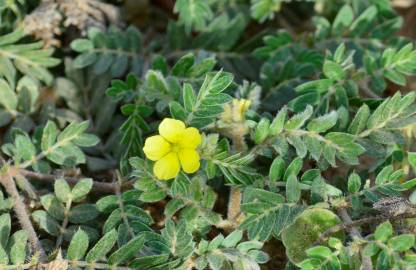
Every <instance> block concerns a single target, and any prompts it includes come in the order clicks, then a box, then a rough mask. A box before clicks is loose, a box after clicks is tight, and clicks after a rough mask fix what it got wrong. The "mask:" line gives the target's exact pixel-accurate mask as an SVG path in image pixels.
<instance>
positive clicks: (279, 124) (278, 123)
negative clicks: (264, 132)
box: [269, 106, 287, 136]
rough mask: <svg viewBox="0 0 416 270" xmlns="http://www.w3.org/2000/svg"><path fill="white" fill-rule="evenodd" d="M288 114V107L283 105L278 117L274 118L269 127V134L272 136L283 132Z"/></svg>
mask: <svg viewBox="0 0 416 270" xmlns="http://www.w3.org/2000/svg"><path fill="white" fill-rule="evenodd" d="M286 115H287V107H286V106H285V107H283V108H282V109H281V110H280V111H279V112H278V113H277V115H276V117H275V118H274V119H273V121H272V123H271V125H270V128H269V134H270V135H271V136H276V135H278V134H280V132H282V130H283V127H284V124H285V121H286Z"/></svg>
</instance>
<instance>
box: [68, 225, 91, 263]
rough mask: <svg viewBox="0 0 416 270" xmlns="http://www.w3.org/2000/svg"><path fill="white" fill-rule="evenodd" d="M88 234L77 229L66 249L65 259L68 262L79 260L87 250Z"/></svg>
mask: <svg viewBox="0 0 416 270" xmlns="http://www.w3.org/2000/svg"><path fill="white" fill-rule="evenodd" d="M88 244H89V240H88V234H87V233H85V232H84V231H83V230H82V229H79V230H78V231H77V232H76V233H75V234H74V236H73V237H72V239H71V242H70V243H69V247H68V253H67V257H68V259H69V260H73V261H79V260H81V259H82V258H83V257H84V255H85V253H86V252H87V250H88Z"/></svg>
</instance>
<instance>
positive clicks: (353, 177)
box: [348, 172, 361, 193]
mask: <svg viewBox="0 0 416 270" xmlns="http://www.w3.org/2000/svg"><path fill="white" fill-rule="evenodd" d="M360 188H361V178H360V176H359V175H358V174H356V173H355V172H354V173H352V174H350V176H349V177H348V191H349V192H350V193H356V192H358V191H359V190H360Z"/></svg>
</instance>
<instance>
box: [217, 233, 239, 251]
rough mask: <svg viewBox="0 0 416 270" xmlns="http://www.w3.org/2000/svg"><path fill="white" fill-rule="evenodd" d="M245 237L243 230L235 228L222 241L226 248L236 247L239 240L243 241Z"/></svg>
mask: <svg viewBox="0 0 416 270" xmlns="http://www.w3.org/2000/svg"><path fill="white" fill-rule="evenodd" d="M242 238H243V232H242V231H241V230H235V231H233V232H232V233H230V234H229V235H228V236H227V237H225V239H224V240H223V241H222V243H221V245H222V246H223V247H225V248H231V247H235V246H236V245H237V244H238V242H240V241H241V239H242Z"/></svg>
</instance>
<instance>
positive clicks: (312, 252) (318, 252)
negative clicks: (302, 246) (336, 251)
mask: <svg viewBox="0 0 416 270" xmlns="http://www.w3.org/2000/svg"><path fill="white" fill-rule="evenodd" d="M306 254H307V255H308V256H309V257H314V258H322V259H327V258H329V257H331V256H332V251H331V250H330V249H329V248H327V247H324V246H317V247H312V248H310V249H307V250H306Z"/></svg>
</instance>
